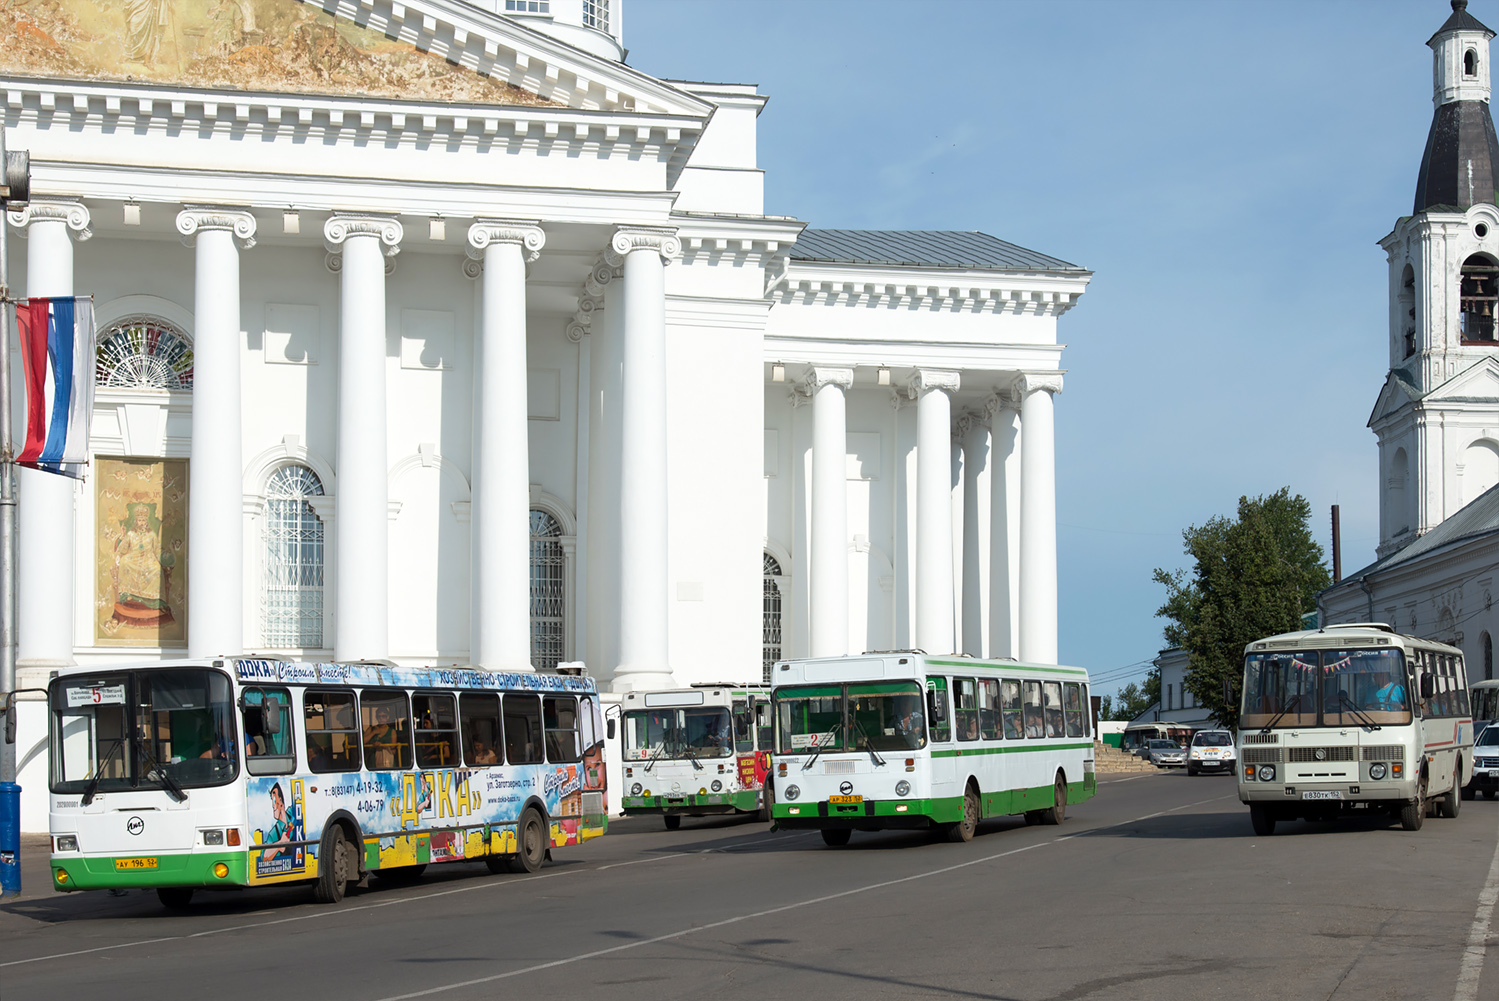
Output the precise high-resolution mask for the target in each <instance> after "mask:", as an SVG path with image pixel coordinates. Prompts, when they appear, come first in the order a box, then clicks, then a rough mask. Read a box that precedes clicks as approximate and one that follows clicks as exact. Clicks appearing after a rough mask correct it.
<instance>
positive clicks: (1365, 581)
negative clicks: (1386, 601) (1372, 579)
mask: <svg viewBox="0 0 1499 1001" xmlns="http://www.w3.org/2000/svg"><path fill="white" fill-rule="evenodd" d="M1358 586H1359V587H1361V588H1363V591H1364V594H1366V595H1368V597H1369V618H1368V621H1369V622H1373V621H1374V589H1373V588H1372V587H1370V586H1369V578H1368V576H1363V577H1360V578H1359V579H1358Z"/></svg>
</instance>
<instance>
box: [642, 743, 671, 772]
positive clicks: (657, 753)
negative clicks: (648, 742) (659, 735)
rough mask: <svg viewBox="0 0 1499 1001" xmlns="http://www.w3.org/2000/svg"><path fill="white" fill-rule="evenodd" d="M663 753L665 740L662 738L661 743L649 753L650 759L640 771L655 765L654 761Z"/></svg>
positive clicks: (647, 769)
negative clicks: (653, 751)
mask: <svg viewBox="0 0 1499 1001" xmlns="http://www.w3.org/2000/svg"><path fill="white" fill-rule="evenodd" d="M665 753H666V741H665V740H662V741H661V743H660V744H659V745H658V746H657V747H656V750H655V753H653V754H652V755H651V760H649V761H647V762H646V763H645V768H644V769H642V771H647V772H648V771H650V770H651V769H652V768H653V767H654V766H655V764H656V762H657V761H660V760H661V755H663V754H665Z"/></svg>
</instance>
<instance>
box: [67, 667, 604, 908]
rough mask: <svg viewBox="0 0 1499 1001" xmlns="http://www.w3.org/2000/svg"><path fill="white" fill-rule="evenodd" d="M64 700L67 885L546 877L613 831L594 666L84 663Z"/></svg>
mask: <svg viewBox="0 0 1499 1001" xmlns="http://www.w3.org/2000/svg"><path fill="white" fill-rule="evenodd" d="M48 699H49V708H50V710H51V711H50V713H49V716H50V717H51V729H50V744H51V747H50V750H51V757H50V767H49V785H50V792H51V803H50V826H51V833H52V882H53V886H54V887H55V888H56V889H58V890H61V891H71V890H93V889H101V888H120V887H136V888H154V889H155V890H156V891H157V894H158V895H159V896H160V898H161V901H162V903H163V904H165V905H167V906H168V907H184V906H186V905H187V904H188V902H189V901H190V900H191V898H192V895H193V893H194V891H195V890H201V889H231V888H238V887H244V886H264V885H272V884H282V883H297V882H304V883H308V884H310V885H311V886H312V887H313V889H314V893H315V895H316V897H317V899H319V900H321V901H324V902H330V903H331V902H336V901H338V900H340V899H341V898H342V897H343V895H344V891H345V889H346V888H347V887H348V886H349V885H350V884H351V883H354V882H356V881H358V880H360V879H362V878H363V877H364V875H365V874H366V873H375V874H377V875H381V876H388V877H393V878H398V877H411V876H415V875H417V874H418V873H420V872H421V871H422V869H423V868H424V867H425V866H426V865H427V864H428V863H439V862H441V863H447V862H463V861H483V862H485V863H486V864H487V865H488V866H489V868H490V871H492V872H501V871H504V870H506V869H510V868H516V869H523V870H525V871H528V872H534V871H536V869H538V868H539V867H540V866H541V865H542V863H543V862H544V861H545V859H546V858H547V854H548V851H549V849H551V848H553V847H560V846H562V845H570V844H577V843H579V842H582V841H585V840H587V839H589V838H592V837H596V836H598V835H600V834H603V833H604V832H605V830H606V829H607V825H608V816H607V815H608V805H607V802H606V799H605V777H604V756H603V751H604V730H603V716H602V713H601V712H600V705H599V698H598V693H597V691H596V689H595V686H594V683H593V681H592V680H591V679H589V678H586V677H576V676H567V675H558V674H540V673H537V674H494V673H490V672H488V671H479V670H473V669H462V668H405V667H393V666H389V665H377V664H298V663H289V662H285V661H273V660H256V659H248V658H246V659H228V660H223V659H221V660H203V661H179V662H170V663H162V662H155V663H151V664H142V665H133V666H110V667H99V666H91V667H79V668H69V669H67V670H65V671H63V672H61V674H60V676H59V677H57V678H56V679H54V680H53V681H52V683H51V685H50V686H49V688H48Z"/></svg>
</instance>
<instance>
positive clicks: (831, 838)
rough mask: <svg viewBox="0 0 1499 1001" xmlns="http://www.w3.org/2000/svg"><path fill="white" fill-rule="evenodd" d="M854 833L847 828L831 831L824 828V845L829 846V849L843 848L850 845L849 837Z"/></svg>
mask: <svg viewBox="0 0 1499 1001" xmlns="http://www.w3.org/2000/svg"><path fill="white" fill-rule="evenodd" d="M853 833H854V832H853V831H850V830H848V829H847V828H832V829H830V828H826V827H824V828H823V829H822V843H823V844H825V845H827V846H828V847H829V848H842V847H843V846H844V845H846V844H848V839H849V836H850V835H851V834H853Z"/></svg>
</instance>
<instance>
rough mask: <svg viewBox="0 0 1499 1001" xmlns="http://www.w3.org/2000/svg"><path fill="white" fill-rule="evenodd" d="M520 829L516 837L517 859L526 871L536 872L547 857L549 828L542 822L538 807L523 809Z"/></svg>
mask: <svg viewBox="0 0 1499 1001" xmlns="http://www.w3.org/2000/svg"><path fill="white" fill-rule="evenodd" d="M519 827H520V830H519V833H518V835H517V839H516V848H518V849H520V850H519V852H517V853H516V856H515V858H516V860H517V861H518V862H520V866H521V868H522V869H524V870H525V871H526V872H536V871H537V870H539V869H540V868H541V864H542V863H543V862H545V861H546V857H547V841H548V840H549V839H548V837H547V828H546V824H544V823H542V820H541V814H540V813H538V812H537V811H536V807H534V806H528V807H526V808H525V809H524V810H522V811H521V815H520V825H519Z"/></svg>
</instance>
